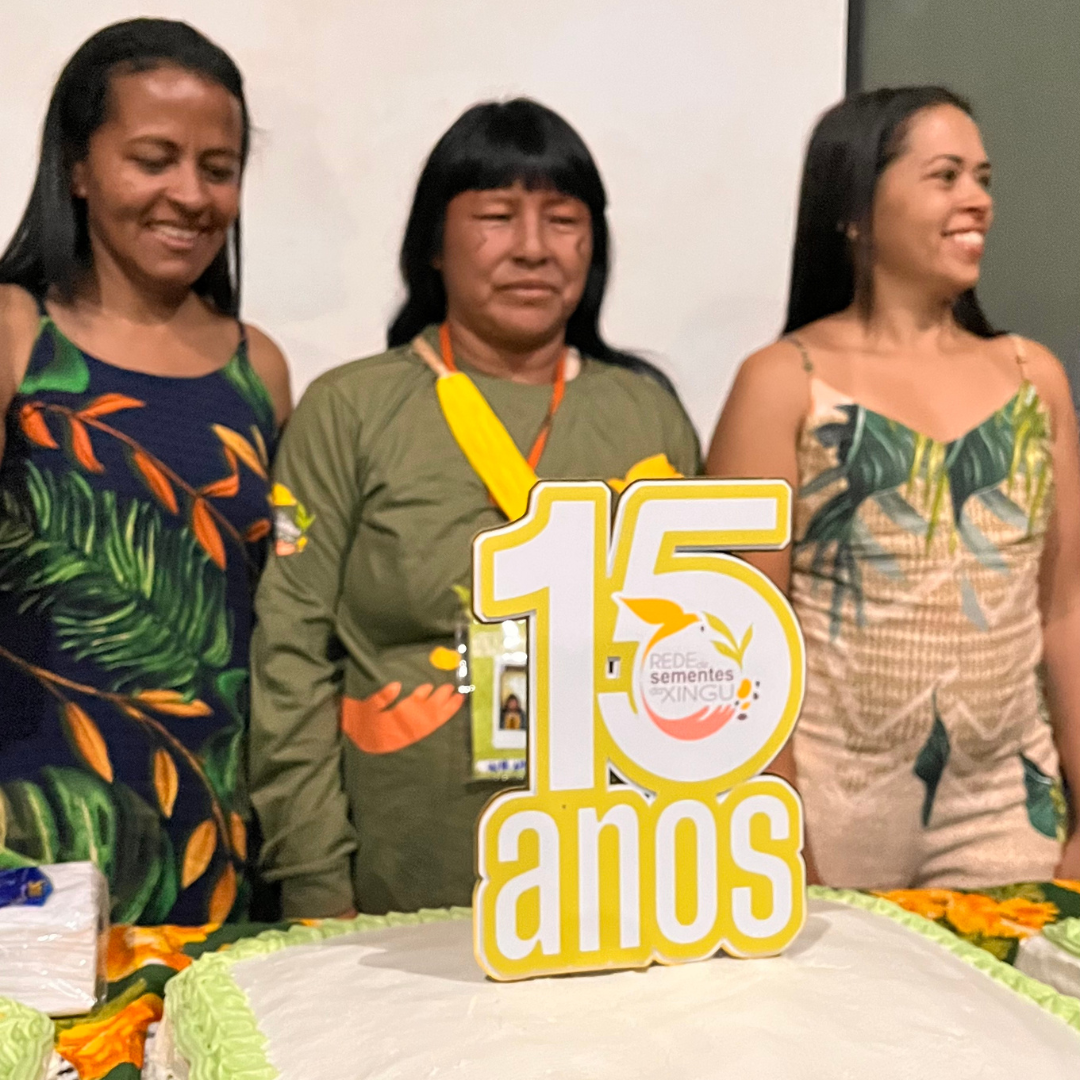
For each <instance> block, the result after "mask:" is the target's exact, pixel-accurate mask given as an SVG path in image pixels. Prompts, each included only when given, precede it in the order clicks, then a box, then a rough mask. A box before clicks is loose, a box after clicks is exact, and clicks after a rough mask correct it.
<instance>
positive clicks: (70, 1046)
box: [56, 994, 161, 1080]
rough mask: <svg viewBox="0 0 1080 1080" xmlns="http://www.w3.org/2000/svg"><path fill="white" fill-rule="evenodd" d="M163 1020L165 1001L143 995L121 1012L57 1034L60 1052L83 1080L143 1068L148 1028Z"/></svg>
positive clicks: (153, 995)
mask: <svg viewBox="0 0 1080 1080" xmlns="http://www.w3.org/2000/svg"><path fill="white" fill-rule="evenodd" d="M160 1019H161V998H159V997H158V996H157V994H143V995H141V996H140V997H138V998H136V999H135V1000H134V1001H131V1002H129V1003H128V1004H127V1005H125V1006H123V1007H122V1008H121V1009H119V1010H117V1011H113V1010H110V1009H108V1008H106V1010H105V1012H104V1014H102V1015H99V1016H98V1017H97V1018H95V1019H93V1020H89V1021H85V1022H81V1021H80V1022H76V1023H75V1024H73V1025H72V1026H71V1027H66V1028H63V1029H60V1030H58V1031H57V1033H56V1049H57V1052H58V1053H59V1054H60V1055H61V1056H62V1057H63V1058H64V1059H65V1060H67V1061H69V1062H71V1064H72V1065H74V1066H75V1068H76V1070H77V1071H78V1073H79V1080H101V1077H103V1076H107V1075H108V1074H109V1072H111V1071H112V1070H113V1069H115V1068H116V1067H117V1065H124V1064H127V1063H130V1064H132V1065H134V1066H135V1068H137V1069H141V1068H142V1065H143V1052H144V1049H145V1044H146V1029H147V1028H148V1027H149V1026H150V1025H151V1024H153V1023H156V1022H157V1021H158V1020H160Z"/></svg>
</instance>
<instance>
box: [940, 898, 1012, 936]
mask: <svg viewBox="0 0 1080 1080" xmlns="http://www.w3.org/2000/svg"><path fill="white" fill-rule="evenodd" d="M945 914H946V915H947V916H948V919H949V922H951V923H952V924H953V926H955V927H956V929H957V930H958V931H959V932H960V933H961V934H982V935H983V936H984V937H1019V936H1020V934H1019V933H1018V932H1017V930H1016V928H1015V927H1012V926H1010V925H1009V924H1008V923H1006V922H1005V921H1004V920H1003V919H1002V912H1001V905H1000V904H999V903H998V902H997V901H996V900H991V899H990V897H989V896H979V895H978V894H965V893H954V894H953V897H952V899H951V900H950V902H949V906H948V909H947V910H946V912H945Z"/></svg>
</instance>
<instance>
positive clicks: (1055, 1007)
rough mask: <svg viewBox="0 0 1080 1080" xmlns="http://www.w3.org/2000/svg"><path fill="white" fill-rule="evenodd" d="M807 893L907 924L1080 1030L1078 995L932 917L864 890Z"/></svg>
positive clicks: (815, 889)
mask: <svg viewBox="0 0 1080 1080" xmlns="http://www.w3.org/2000/svg"><path fill="white" fill-rule="evenodd" d="M807 892H808V894H809V895H810V897H811V898H812V899H814V900H832V901H834V902H835V903H838V904H847V905H848V906H849V907H856V908H862V910H863V911H870V912H873V913H874V914H875V915H884V916H885V917H886V918H887V919H892V920H893V922H898V923H900V925H901V926H906V927H907V928H908V929H909V930H913V931H914V932H915V933H916V934H922V936H923V937H925V938H929V939H930V940H931V941H934V942H936V943H937V944H938V945H940V946H942V948H945V949H948V950H949V952H951V953H952V954H953V956H955V957H957V958H958V959H960V960H963V961H964V963H966V964H970V965H971V966H972V967H974V968H978V969H979V970H980V971H981V972H983V974H985V975H989V976H990V978H991V979H993V980H994V981H995V982H999V983H1002V984H1003V985H1004V986H1007V987H1008V988H1009V989H1010V990H1012V991H1014V992H1015V993H1017V994H1019V995H1020V996H1021V997H1026V998H1027V999H1028V1000H1029V1001H1033V1002H1034V1003H1035V1004H1036V1005H1038V1006H1039V1008H1041V1009H1045V1010H1046V1011H1047V1012H1048V1013H1051V1014H1053V1015H1054V1016H1056V1017H1057V1018H1058V1019H1059V1020H1063V1021H1064V1022H1065V1023H1066V1024H1068V1025H1069V1027H1071V1028H1073V1030H1075V1031H1076V1032H1078V1033H1080V998H1074V997H1070V996H1069V995H1068V994H1060V993H1058V991H1057V990H1055V989H1054V988H1053V987H1051V986H1047V985H1046V983H1042V982H1039V980H1038V979H1033V978H1032V977H1031V976H1030V975H1025V974H1024V973H1023V972H1022V971H1017V970H1016V968H1014V967H1012V966H1010V965H1009V964H1006V963H1003V962H1002V961H1001V960H999V959H998V958H997V957H996V956H991V955H990V953H988V952H987V951H986V950H985V949H980V948H979V947H978V946H977V945H972V944H971V943H970V942H968V941H964V940H963V939H962V938H959V937H957V936H956V935H955V934H954V933H952V931H951V930H946V929H945V927H943V926H938V924H937V923H936V922H934V921H933V920H932V919H926V918H924V917H923V916H922V915H916V914H915V913H914V912H912V911H907V910H906V909H904V908H902V907H900V905H899V904H894V903H893V902H892V901H891V900H885V899H883V898H882V897H880V896H868V895H867V894H866V893H861V892H855V891H854V890H853V889H829V888H826V887H825V886H824V885H811V886H810V888H809V889H808V890H807ZM1070 921H1076V920H1070ZM1047 929H1049V927H1047ZM1044 933H1045V931H1044Z"/></svg>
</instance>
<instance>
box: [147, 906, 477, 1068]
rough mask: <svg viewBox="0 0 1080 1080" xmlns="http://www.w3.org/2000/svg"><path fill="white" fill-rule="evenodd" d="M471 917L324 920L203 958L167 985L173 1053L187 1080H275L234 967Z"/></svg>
mask: <svg viewBox="0 0 1080 1080" xmlns="http://www.w3.org/2000/svg"><path fill="white" fill-rule="evenodd" d="M471 917H472V910H471V908H446V909H444V910H440V911H418V912H416V913H415V914H413V915H398V914H390V915H358V916H357V917H356V918H355V919H327V920H325V921H324V922H322V923H320V924H319V925H318V926H291V927H289V929H288V930H267V931H266V932H265V933H263V934H259V935H258V937H253V938H245V939H243V940H241V941H238V942H236V943H235V944H234V945H232V946H231V947H230V948H229V949H227V950H226V951H225V952H216V953H204V954H203V955H202V956H201V957H199V959H198V960H196V961H195V963H194V964H192V965H191V966H190V967H189V968H187V969H186V970H184V971H182V972H180V974H179V975H177V976H175V977H174V978H173V979H171V980H170V981H169V984H168V987H167V988H166V992H165V1015H166V1016H167V1017H168V1019H169V1023H170V1025H171V1027H172V1031H173V1038H174V1039H175V1041H176V1046H177V1048H178V1049H179V1050H180V1052H181V1053H182V1054H183V1055H184V1057H185V1058H186V1059H187V1061H188V1062H189V1063H190V1065H191V1080H275V1078H276V1077H277V1076H278V1071H277V1069H275V1068H274V1066H273V1065H271V1064H270V1061H269V1059H268V1058H267V1056H266V1042H267V1040H266V1036H265V1035H263V1033H262V1032H261V1031H260V1030H259V1026H258V1024H257V1022H256V1020H255V1014H254V1013H253V1012H252V1011H251V1006H250V1005H249V1004H248V1000H247V996H246V995H245V994H244V992H243V990H241V989H240V987H239V986H237V985H236V983H235V981H234V980H233V978H232V976H231V975H230V973H229V969H230V968H231V967H232V965H233V964H236V963H239V962H240V961H241V960H251V959H252V958H254V957H257V956H267V955H269V954H270V953H275V952H277V951H278V950H280V949H286V948H290V947H291V946H293V945H318V944H319V942H321V941H326V940H327V939H328V938H334V937H340V936H342V935H343V934H356V933H361V932H363V931H367V930H382V929H383V928H385V927H387V926H416V925H418V924H419V923H430V922H445V921H447V920H450V919H469V918H471Z"/></svg>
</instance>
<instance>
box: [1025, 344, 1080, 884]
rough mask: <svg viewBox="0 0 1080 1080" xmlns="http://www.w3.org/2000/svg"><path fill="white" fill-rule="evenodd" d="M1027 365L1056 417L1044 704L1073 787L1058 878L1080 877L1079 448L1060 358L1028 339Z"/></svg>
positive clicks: (1046, 564)
mask: <svg viewBox="0 0 1080 1080" xmlns="http://www.w3.org/2000/svg"><path fill="white" fill-rule="evenodd" d="M1027 348H1028V355H1029V357H1030V361H1029V364H1028V367H1029V369H1030V374H1031V377H1032V381H1033V382H1034V383H1035V386H1036V388H1037V389H1038V391H1039V393H1040V395H1041V396H1042V398H1043V400H1044V401H1046V402H1047V404H1048V405H1049V406H1050V412H1051V415H1052V418H1053V426H1054V427H1053V438H1054V444H1053V460H1054V486H1055V491H1056V498H1055V504H1054V509H1053V511H1052V513H1051V515H1050V524H1049V527H1048V529H1047V534H1046V547H1045V548H1044V550H1043V559H1042V565H1041V567H1040V570H1039V606H1040V609H1041V611H1042V624H1043V661H1044V665H1045V669H1046V689H1047V699H1048V701H1047V703H1048V705H1049V707H1050V718H1051V721H1052V723H1053V726H1054V741H1055V742H1056V744H1057V748H1058V755H1059V757H1060V758H1061V772H1062V776H1063V777H1064V779H1065V780H1066V782H1067V783H1068V785H1069V788H1070V790H1071V810H1072V822H1071V824H1072V833H1071V835H1070V837H1069V839H1068V840H1067V842H1066V844H1065V850H1064V852H1063V854H1062V859H1061V863H1060V865H1059V866H1058V869H1057V876H1058V877H1063V878H1071V879H1075V880H1080V827H1078V811H1080V447H1078V443H1077V422H1076V412H1075V410H1074V408H1073V403H1072V395H1071V393H1070V391H1069V380H1068V379H1067V378H1066V376H1065V372H1064V370H1063V369H1062V367H1061V364H1060V363H1059V362H1058V361H1057V359H1056V358H1055V357H1054V356H1053V355H1052V354H1051V353H1049V352H1048V351H1047V350H1046V349H1044V348H1042V346H1039V345H1035V344H1034V343H1028V347H1027Z"/></svg>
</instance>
